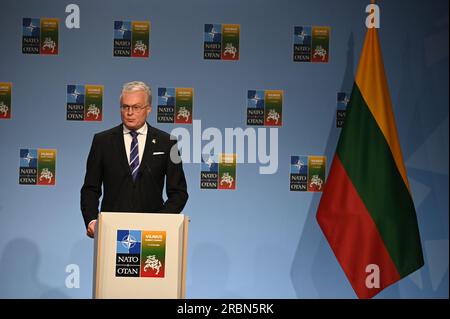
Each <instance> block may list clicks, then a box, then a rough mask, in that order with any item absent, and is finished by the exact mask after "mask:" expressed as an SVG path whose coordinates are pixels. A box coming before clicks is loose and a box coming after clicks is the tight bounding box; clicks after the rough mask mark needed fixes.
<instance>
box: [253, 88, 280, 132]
mask: <svg viewBox="0 0 450 319" xmlns="http://www.w3.org/2000/svg"><path fill="white" fill-rule="evenodd" d="M282 124H283V91H282V90H249V91H248V93H247V125H263V126H282Z"/></svg>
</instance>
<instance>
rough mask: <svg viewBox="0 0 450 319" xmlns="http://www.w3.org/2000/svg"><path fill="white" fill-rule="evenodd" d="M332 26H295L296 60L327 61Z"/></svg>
mask: <svg viewBox="0 0 450 319" xmlns="http://www.w3.org/2000/svg"><path fill="white" fill-rule="evenodd" d="M329 47H330V27H317V26H294V62H316V63H326V62H328V60H329Z"/></svg>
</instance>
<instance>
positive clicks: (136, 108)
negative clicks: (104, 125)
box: [120, 104, 148, 112]
mask: <svg viewBox="0 0 450 319" xmlns="http://www.w3.org/2000/svg"><path fill="white" fill-rule="evenodd" d="M147 106H148V105H143V106H140V105H125V104H122V105H121V106H120V109H121V110H122V111H128V112H129V111H130V109H131V110H133V112H140V111H142V110H143V109H145V108H146V107H147Z"/></svg>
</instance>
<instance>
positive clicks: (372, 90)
mask: <svg viewBox="0 0 450 319" xmlns="http://www.w3.org/2000/svg"><path fill="white" fill-rule="evenodd" d="M317 221H318V223H319V225H320V227H321V228H322V231H323V232H324V234H325V237H326V238H327V240H328V242H329V244H330V246H331V248H332V250H333V252H334V254H335V255H336V258H337V259H338V261H339V263H340V265H341V267H342V268H343V270H344V272H345V274H346V276H347V278H348V280H349V281H350V283H351V285H352V287H353V289H354V290H355V292H356V294H357V295H358V297H359V298H372V297H373V296H375V295H376V294H377V293H379V292H380V291H381V290H383V289H384V288H386V287H388V286H389V285H392V284H393V283H395V282H397V281H398V280H400V279H401V278H403V277H405V276H407V275H408V274H410V273H412V272H414V271H415V270H417V269H419V268H420V267H422V266H423V264H424V261H423V255H422V247H421V243H420V236H419V229H418V225H417V217H416V212H415V208H414V203H413V200H412V197H411V190H410V187H409V183H408V178H407V175H406V170H405V166H404V165H403V158H402V152H401V149H400V143H399V140H398V134H397V129H396V126H395V119H394V115H393V113H392V105H391V98H390V94H389V89H388V86H387V81H386V75H385V72H384V65H383V58H382V53H381V48H380V43H379V40H378V33H377V29H376V28H371V29H368V31H367V35H366V39H365V43H364V47H363V51H362V54H361V58H360V62H359V66H358V70H357V74H356V80H355V84H354V87H353V91H352V94H351V97H350V102H349V104H348V107H347V113H346V118H345V123H344V127H343V128H342V132H341V135H340V137H339V142H338V146H337V149H336V154H335V156H334V158H333V162H332V164H331V168H330V173H329V176H328V179H327V182H326V185H325V188H324V191H323V194H322V198H321V201H320V204H319V208H318V211H317Z"/></svg>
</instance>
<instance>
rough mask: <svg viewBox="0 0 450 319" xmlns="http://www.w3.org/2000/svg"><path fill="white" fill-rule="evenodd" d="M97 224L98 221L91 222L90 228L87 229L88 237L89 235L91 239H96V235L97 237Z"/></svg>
mask: <svg viewBox="0 0 450 319" xmlns="http://www.w3.org/2000/svg"><path fill="white" fill-rule="evenodd" d="M96 224H97V220H96V219H94V220H93V221H91V222H90V223H89V224H88V227H87V229H86V235H88V236H89V237H91V238H94V235H95V225H96Z"/></svg>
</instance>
